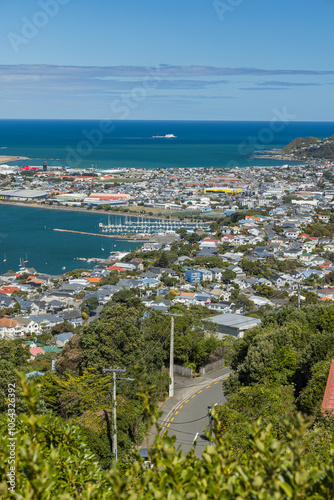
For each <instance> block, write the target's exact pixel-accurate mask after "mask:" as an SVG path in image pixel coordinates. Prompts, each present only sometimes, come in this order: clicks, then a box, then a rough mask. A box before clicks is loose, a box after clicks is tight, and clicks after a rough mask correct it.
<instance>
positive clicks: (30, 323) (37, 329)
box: [13, 316, 42, 335]
mask: <svg viewBox="0 0 334 500" xmlns="http://www.w3.org/2000/svg"><path fill="white" fill-rule="evenodd" d="M13 319H14V320H15V321H18V322H19V323H20V324H21V325H22V326H23V330H24V334H25V335H27V334H35V335H40V334H41V333H42V327H41V325H40V324H39V323H37V322H36V321H34V320H33V319H31V318H29V317H22V316H17V317H14V318H13Z"/></svg>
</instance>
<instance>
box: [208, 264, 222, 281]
mask: <svg viewBox="0 0 334 500" xmlns="http://www.w3.org/2000/svg"><path fill="white" fill-rule="evenodd" d="M210 271H211V273H212V277H213V279H214V280H216V281H221V280H222V279H223V273H224V272H225V270H224V269H221V268H220V267H213V268H212V269H210Z"/></svg>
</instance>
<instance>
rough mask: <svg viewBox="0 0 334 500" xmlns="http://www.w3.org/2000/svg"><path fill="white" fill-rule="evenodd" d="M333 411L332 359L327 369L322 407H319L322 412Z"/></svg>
mask: <svg viewBox="0 0 334 500" xmlns="http://www.w3.org/2000/svg"><path fill="white" fill-rule="evenodd" d="M333 410H334V359H332V364H331V367H330V369H329V374H328V379H327V385H326V389H325V394H324V399H323V401H322V406H321V411H322V412H326V411H333Z"/></svg>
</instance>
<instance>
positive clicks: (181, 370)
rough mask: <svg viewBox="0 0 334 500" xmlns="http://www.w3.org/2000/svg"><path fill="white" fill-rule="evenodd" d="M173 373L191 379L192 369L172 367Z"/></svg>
mask: <svg viewBox="0 0 334 500" xmlns="http://www.w3.org/2000/svg"><path fill="white" fill-rule="evenodd" d="M174 373H176V374H177V375H180V376H181V377H187V378H192V376H193V371H192V369H191V368H188V367H187V366H179V365H174Z"/></svg>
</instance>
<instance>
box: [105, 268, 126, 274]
mask: <svg viewBox="0 0 334 500" xmlns="http://www.w3.org/2000/svg"><path fill="white" fill-rule="evenodd" d="M108 270H109V271H117V272H118V273H125V269H124V268H123V267H120V266H109V267H108Z"/></svg>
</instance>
